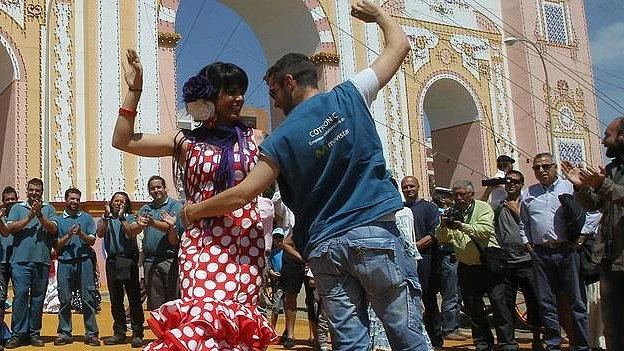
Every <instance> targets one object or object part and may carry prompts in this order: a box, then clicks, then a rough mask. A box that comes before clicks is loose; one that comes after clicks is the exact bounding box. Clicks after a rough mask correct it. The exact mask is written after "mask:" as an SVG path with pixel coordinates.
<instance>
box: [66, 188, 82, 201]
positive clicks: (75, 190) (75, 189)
mask: <svg viewBox="0 0 624 351" xmlns="http://www.w3.org/2000/svg"><path fill="white" fill-rule="evenodd" d="M69 194H78V197H80V196H82V192H80V190H79V189H78V188H69V189H67V190H65V200H67V198H68V197H69Z"/></svg>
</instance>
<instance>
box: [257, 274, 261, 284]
mask: <svg viewBox="0 0 624 351" xmlns="http://www.w3.org/2000/svg"><path fill="white" fill-rule="evenodd" d="M256 285H257V286H261V285H262V276H261V275H259V276H258V277H256Z"/></svg>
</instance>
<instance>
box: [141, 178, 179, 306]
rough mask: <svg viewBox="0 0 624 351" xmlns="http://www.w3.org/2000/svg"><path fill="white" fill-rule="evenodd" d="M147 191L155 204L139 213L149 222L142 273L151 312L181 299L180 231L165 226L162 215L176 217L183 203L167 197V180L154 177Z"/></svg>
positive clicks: (144, 240)
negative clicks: (179, 288)
mask: <svg viewBox="0 0 624 351" xmlns="http://www.w3.org/2000/svg"><path fill="white" fill-rule="evenodd" d="M147 188H148V190H149V194H150V196H151V197H152V199H153V200H152V202H149V203H147V204H145V205H143V207H141V209H140V210H139V213H140V214H141V216H142V217H143V218H145V220H146V221H147V226H146V227H145V229H144V230H143V255H144V256H145V263H144V264H143V272H145V286H146V288H147V309H148V310H150V311H151V310H155V309H157V308H158V307H160V306H161V305H162V304H163V303H165V302H167V301H172V300H175V299H177V298H178V295H179V290H178V256H177V254H178V242H179V233H180V229H181V228H178V227H177V226H172V227H170V226H169V225H168V224H167V223H166V222H164V221H163V218H162V212H163V211H164V212H167V213H168V214H169V215H170V216H174V217H175V216H177V215H178V214H179V213H180V210H181V209H182V203H181V202H180V201H177V200H174V199H172V198H170V197H169V196H167V188H166V185H165V180H164V179H163V178H162V177H161V176H158V175H154V176H151V177H150V178H149V180H148V181H147Z"/></svg>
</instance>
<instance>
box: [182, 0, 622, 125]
mask: <svg viewBox="0 0 624 351" xmlns="http://www.w3.org/2000/svg"><path fill="white" fill-rule="evenodd" d="M503 1H509V0H503ZM585 13H586V17H587V22H588V30H589V39H590V50H591V56H592V66H593V71H594V79H595V90H596V102H597V104H598V116H599V118H600V120H601V125H600V127H601V133H602V131H603V130H604V128H605V127H606V125H608V124H609V123H610V121H611V120H612V119H613V118H614V117H617V116H621V115H624V40H623V38H624V1H623V0H585ZM176 32H177V33H180V34H182V39H181V40H180V42H179V43H178V46H177V48H176V55H177V67H176V69H177V74H178V80H179V82H180V83H179V84H180V85H182V84H183V83H184V82H185V81H186V79H188V78H189V77H191V76H193V75H195V74H196V73H197V72H198V71H199V70H200V69H201V68H202V67H204V66H205V65H207V64H209V63H212V62H214V61H224V62H233V63H235V64H237V65H239V66H241V67H242V68H243V69H244V70H245V71H246V72H247V74H248V75H249V81H250V83H249V88H248V90H247V94H246V96H245V99H246V103H247V104H248V105H251V106H254V107H260V108H264V109H266V110H268V109H269V98H268V92H267V87H266V85H265V84H264V82H263V81H262V77H263V75H264V72H265V71H266V68H267V62H266V61H265V55H264V51H263V49H262V46H261V45H260V43H259V42H258V40H257V38H256V36H255V34H254V32H253V31H252V30H251V28H250V27H249V26H248V25H247V24H246V23H245V21H244V20H242V19H241V18H240V17H239V16H238V15H237V14H236V13H235V12H233V11H232V10H230V9H229V8H228V7H227V6H224V5H223V4H221V3H220V2H218V1H216V0H205V1H201V0H196V1H181V2H180V7H179V8H178V13H177V19H176ZM577 34H579V35H580V34H581V33H577ZM276 40H278V38H277V36H276ZM269 64H271V63H269ZM180 93H181V89H178V94H179V95H180ZM180 100H181V98H180V96H178V101H180Z"/></svg>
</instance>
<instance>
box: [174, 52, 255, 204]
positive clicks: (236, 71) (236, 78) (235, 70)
mask: <svg viewBox="0 0 624 351" xmlns="http://www.w3.org/2000/svg"><path fill="white" fill-rule="evenodd" d="M248 85H249V78H248V77H247V73H245V71H244V70H243V69H242V68H240V67H239V66H237V65H235V64H233V63H225V62H215V63H211V64H209V65H208V66H206V67H204V68H202V69H201V70H200V71H199V72H198V73H197V75H196V76H194V77H191V78H190V79H189V80H188V81H187V82H186V83H185V84H184V88H183V99H184V101H185V102H191V101H196V100H198V99H206V100H209V101H212V102H213V103H214V104H215V105H216V103H217V99H218V98H219V95H220V94H221V93H222V92H226V91H228V90H230V89H240V90H241V91H242V93H243V94H244V93H245V92H246V91H247V87H248ZM239 125H240V127H242V128H247V127H246V126H245V125H244V124H243V123H242V122H239ZM210 133H212V130H211V129H208V128H206V126H205V125H202V126H201V127H200V128H196V129H193V130H186V129H182V130H180V131H179V132H178V134H176V136H175V139H174V140H175V145H174V149H173V158H172V163H173V165H172V166H173V173H174V174H173V176H174V183H176V184H175V185H176V190H179V189H180V186H183V187H184V191H185V193H186V194H188V191H187V189H186V181H185V178H186V175H185V171H184V169H183V166H182V165H180V164H179V163H178V160H179V158H180V157H181V156H182V153H183V152H184V151H185V150H183V149H182V145H183V144H184V141H186V140H196V141H202V140H206V138H207V137H208V134H210ZM241 147H242V146H241ZM180 183H181V184H180Z"/></svg>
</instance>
